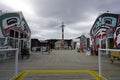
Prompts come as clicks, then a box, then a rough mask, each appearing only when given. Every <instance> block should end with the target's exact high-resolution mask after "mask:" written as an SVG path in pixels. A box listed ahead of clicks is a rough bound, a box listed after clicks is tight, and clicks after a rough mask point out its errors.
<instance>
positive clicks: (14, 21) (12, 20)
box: [7, 18, 17, 25]
mask: <svg viewBox="0 0 120 80" xmlns="http://www.w3.org/2000/svg"><path fill="white" fill-rule="evenodd" d="M15 23H17V19H16V18H10V19H8V20H7V25H11V24H15Z"/></svg>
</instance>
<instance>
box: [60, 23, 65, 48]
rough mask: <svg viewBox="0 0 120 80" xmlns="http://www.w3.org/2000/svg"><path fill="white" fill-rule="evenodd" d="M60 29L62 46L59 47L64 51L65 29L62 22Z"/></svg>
mask: <svg viewBox="0 0 120 80" xmlns="http://www.w3.org/2000/svg"><path fill="white" fill-rule="evenodd" d="M61 27H62V41H61V42H62V45H61V47H62V49H64V27H65V25H64V23H63V22H62V24H61Z"/></svg>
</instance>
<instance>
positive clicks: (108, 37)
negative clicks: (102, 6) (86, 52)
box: [90, 13, 120, 49]
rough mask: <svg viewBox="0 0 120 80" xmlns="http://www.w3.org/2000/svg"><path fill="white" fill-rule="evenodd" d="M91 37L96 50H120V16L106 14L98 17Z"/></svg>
mask: <svg viewBox="0 0 120 80" xmlns="http://www.w3.org/2000/svg"><path fill="white" fill-rule="evenodd" d="M90 35H91V40H92V47H93V48H94V49H98V48H110V49H111V48H120V14H112V13H104V14H101V15H100V16H98V18H97V19H96V21H95V23H94V25H93V27H92V28H91V30H90Z"/></svg>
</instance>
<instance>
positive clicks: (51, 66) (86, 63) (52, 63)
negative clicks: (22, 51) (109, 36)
mask: <svg viewBox="0 0 120 80" xmlns="http://www.w3.org/2000/svg"><path fill="white" fill-rule="evenodd" d="M0 65H1V67H0V80H8V79H9V78H11V77H12V76H13V75H14V68H13V67H14V60H13V59H12V60H6V61H2V62H0ZM18 68H19V72H21V71H23V70H94V71H96V72H98V57H97V56H86V55H85V54H81V53H78V52H76V51H75V50H62V51H61V50H58V51H52V52H51V53H50V54H49V53H46V52H45V53H43V54H42V53H40V52H35V53H32V54H31V57H30V59H24V60H21V59H19V67H18ZM102 69H103V76H105V77H106V78H107V79H108V80H119V79H120V74H119V73H120V63H119V62H118V61H116V62H115V63H114V64H111V63H110V61H109V59H108V58H106V57H104V56H103V58H102ZM56 75H57V74H56ZM65 75H68V74H65ZM76 75H78V74H72V75H71V74H70V75H69V78H68V77H67V78H68V79H70V78H71V79H70V80H74V79H72V77H71V76H76ZM50 76H51V74H49V76H47V77H48V78H50ZM57 76H58V75H57ZM80 76H81V77H80ZM37 77H38V74H37ZM39 77H40V78H42V79H41V80H44V79H43V78H44V77H45V76H43V75H42V76H40V75H39ZM63 77H66V76H63V75H62V78H63ZM87 77H88V78H87ZM27 78H31V77H30V75H29V76H28V77H27ZM27 78H26V79H24V80H29V79H27ZM52 78H53V75H52ZM59 78H61V77H59ZM73 78H75V80H79V78H81V79H85V80H86V79H87V80H89V79H92V80H95V78H94V77H92V76H91V75H88V74H80V75H79V76H76V77H73ZM76 78H77V79H76ZM68 79H67V80H68ZM31 80H32V79H31ZM36 80H38V79H36ZM45 80H46V79H45ZM58 80H59V79H58ZM60 80H61V79H60ZM63 80H64V79H63Z"/></svg>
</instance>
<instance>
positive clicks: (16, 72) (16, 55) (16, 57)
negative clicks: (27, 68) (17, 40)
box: [15, 48, 19, 77]
mask: <svg viewBox="0 0 120 80" xmlns="http://www.w3.org/2000/svg"><path fill="white" fill-rule="evenodd" d="M18 51H19V50H18V48H17V49H16V54H15V77H17V75H18Z"/></svg>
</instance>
